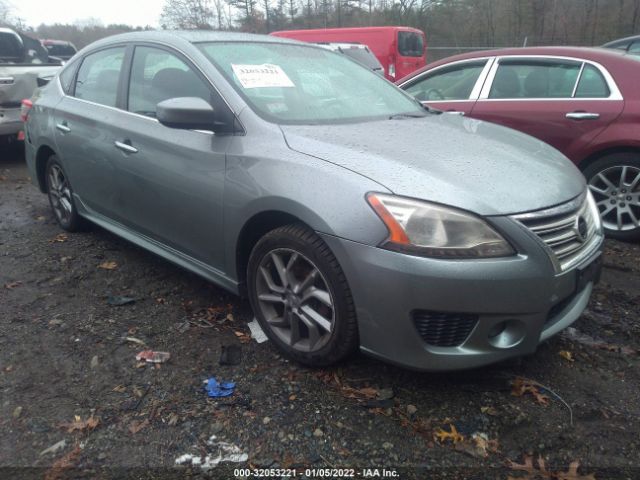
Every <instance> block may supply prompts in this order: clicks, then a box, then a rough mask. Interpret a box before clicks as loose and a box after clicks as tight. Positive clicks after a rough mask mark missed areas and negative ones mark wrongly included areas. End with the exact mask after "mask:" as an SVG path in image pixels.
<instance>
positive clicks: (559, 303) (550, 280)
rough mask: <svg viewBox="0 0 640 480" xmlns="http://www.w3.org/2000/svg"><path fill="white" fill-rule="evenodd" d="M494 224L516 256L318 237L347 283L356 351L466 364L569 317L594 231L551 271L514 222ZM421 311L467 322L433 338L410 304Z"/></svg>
mask: <svg viewBox="0 0 640 480" xmlns="http://www.w3.org/2000/svg"><path fill="white" fill-rule="evenodd" d="M495 223H496V224H500V225H499V227H500V230H501V231H502V232H505V233H507V235H508V236H509V237H510V239H511V240H512V241H514V243H515V244H516V245H517V249H518V251H519V252H520V253H519V254H518V255H516V256H513V257H508V258H500V259H482V260H440V259H432V258H424V257H416V256H409V255H404V254H401V253H396V252H392V251H388V250H385V249H382V248H377V247H372V246H368V245H363V244H360V243H355V242H351V241H348V240H345V239H341V238H337V237H333V236H330V235H322V236H323V238H324V240H325V242H326V243H327V244H328V246H329V247H330V248H331V250H332V251H333V253H334V254H335V255H336V257H337V258H338V261H339V262H340V265H341V266H342V268H343V270H344V272H345V275H346V276H347V280H348V282H349V286H350V287H351V292H352V295H353V298H354V302H355V306H356V311H357V316H358V327H359V333H360V348H361V350H362V351H364V352H366V353H368V354H371V355H373V356H376V357H379V358H381V359H384V360H386V361H388V362H391V363H395V364H399V365H402V366H405V367H409V368H414V369H418V370H430V371H438V370H457V369H468V368H474V367H480V366H483V365H487V364H490V363H495V362H498V361H501V360H504V359H507V358H511V357H518V356H523V355H527V354H531V353H533V352H535V350H536V348H537V346H538V345H539V343H540V342H542V341H544V340H546V339H547V338H549V337H551V336H552V335H554V334H556V333H558V332H559V331H561V330H562V329H564V328H566V327H567V326H569V325H571V324H572V323H573V322H574V321H575V320H577V319H578V317H579V316H580V314H581V313H582V311H583V310H584V309H585V307H586V305H587V303H588V301H589V297H590V295H591V291H592V289H593V284H594V280H595V281H597V278H598V275H597V273H598V272H595V273H596V274H594V273H593V270H594V269H593V268H591V269H590V277H589V278H588V279H587V280H588V281H586V282H585V281H581V280H579V279H578V274H577V271H578V270H579V269H583V268H584V267H585V266H587V265H590V264H591V263H592V262H594V261H597V260H599V258H600V256H601V250H602V244H603V242H602V237H600V238H599V239H598V241H597V243H596V244H595V245H594V248H591V249H590V252H589V254H588V256H587V257H586V258H584V259H583V260H582V261H581V262H580V264H579V265H577V266H576V268H575V269H572V270H569V271H566V272H563V273H560V274H558V273H556V271H555V269H554V266H553V264H552V261H551V259H550V257H549V254H548V253H547V251H546V250H545V249H544V247H543V246H542V245H541V244H540V242H539V241H536V239H535V238H533V236H532V235H530V233H529V232H527V231H526V230H525V229H524V228H523V227H521V226H519V225H517V224H516V223H515V222H513V221H511V220H509V219H507V218H502V219H496V220H495ZM596 267H597V265H596ZM596 269H597V268H596ZM422 311H424V312H438V315H440V316H439V317H438V318H440V319H442V318H445V322H446V318H447V314H449V313H451V314H455V315H458V314H460V315H462V316H464V315H466V316H470V317H473V318H476V319H477V321H475V322H474V324H473V327H472V329H471V330H470V333H469V334H468V336H466V337H465V338H464V341H462V343H460V344H459V345H456V346H437V345H432V344H429V343H427V342H426V341H425V338H424V336H423V335H421V334H420V333H419V331H418V328H417V326H416V321H415V312H422ZM440 325H443V323H442V322H441V323H440ZM503 327H504V329H503V330H502V332H500V329H501V328H503ZM497 332H500V333H498V334H497V335H496V333H497Z"/></svg>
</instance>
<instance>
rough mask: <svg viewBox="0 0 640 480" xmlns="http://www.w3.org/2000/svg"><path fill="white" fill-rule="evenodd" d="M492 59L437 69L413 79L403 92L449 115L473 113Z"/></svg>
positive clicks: (470, 61) (465, 62) (469, 61)
mask: <svg viewBox="0 0 640 480" xmlns="http://www.w3.org/2000/svg"><path fill="white" fill-rule="evenodd" d="M488 62H489V59H487V58H481V59H474V60H468V61H464V62H458V63H454V64H451V65H445V66H441V67H437V68H435V69H433V70H427V71H426V72H424V73H422V74H420V75H418V76H416V77H414V78H412V79H411V80H409V81H408V82H407V83H405V84H402V85H401V88H402V89H403V90H406V91H407V93H409V94H411V95H413V96H414V97H415V98H416V99H417V100H419V101H420V102H422V103H423V104H425V105H428V106H430V107H433V108H436V109H438V110H442V111H443V112H447V113H458V114H462V115H466V114H468V113H471V110H472V109H473V106H474V104H475V103H476V99H477V98H478V95H479V94H480V88H481V87H482V85H481V83H482V79H483V78H484V76H485V73H486V70H487V68H486V67H487V64H488Z"/></svg>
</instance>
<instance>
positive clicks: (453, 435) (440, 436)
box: [433, 423, 464, 444]
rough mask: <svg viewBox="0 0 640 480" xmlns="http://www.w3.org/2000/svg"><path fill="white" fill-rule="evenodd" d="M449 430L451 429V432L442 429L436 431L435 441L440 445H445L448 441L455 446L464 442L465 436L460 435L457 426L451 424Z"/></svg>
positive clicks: (434, 434)
mask: <svg viewBox="0 0 640 480" xmlns="http://www.w3.org/2000/svg"><path fill="white" fill-rule="evenodd" d="M449 428H450V429H451V431H449V432H447V431H446V430H443V429H442V428H438V429H437V430H435V431H434V432H433V436H434V438H435V440H437V441H438V442H439V443H444V442H445V441H446V440H451V441H453V443H454V444H456V443H458V442H463V441H464V436H462V435H461V434H460V433H458V430H456V426H455V425H453V424H452V423H450V424H449Z"/></svg>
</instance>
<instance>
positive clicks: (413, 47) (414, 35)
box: [394, 30, 425, 79]
mask: <svg viewBox="0 0 640 480" xmlns="http://www.w3.org/2000/svg"><path fill="white" fill-rule="evenodd" d="M396 44H397V55H398V57H397V60H396V66H395V68H396V74H395V76H394V78H395V79H401V78H402V77H405V76H407V75H409V74H410V73H413V72H415V71H416V70H418V69H419V68H422V67H424V65H425V41H424V36H423V35H422V34H421V33H418V32H411V31H403V30H400V31H398V32H397V38H396Z"/></svg>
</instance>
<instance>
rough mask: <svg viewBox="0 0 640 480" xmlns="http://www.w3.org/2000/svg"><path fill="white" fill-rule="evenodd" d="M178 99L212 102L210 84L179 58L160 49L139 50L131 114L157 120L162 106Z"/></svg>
mask: <svg viewBox="0 0 640 480" xmlns="http://www.w3.org/2000/svg"><path fill="white" fill-rule="evenodd" d="M178 97H199V98H202V99H203V100H205V101H207V102H212V98H211V90H210V89H209V87H208V86H207V84H205V82H204V81H203V80H201V79H200V77H198V75H197V74H196V73H195V72H194V71H193V69H192V68H191V67H190V66H189V65H187V64H186V63H185V62H184V61H182V60H181V59H180V58H178V57H177V56H176V55H174V54H173V53H171V52H168V51H166V50H162V49H159V48H152V47H136V50H135V53H134V55H133V67H132V70H131V83H130V85H129V106H128V110H129V111H130V112H134V113H137V114H139V115H146V116H148V117H152V118H155V116H156V106H157V105H158V103H160V102H162V101H164V100H168V99H170V98H178Z"/></svg>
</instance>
